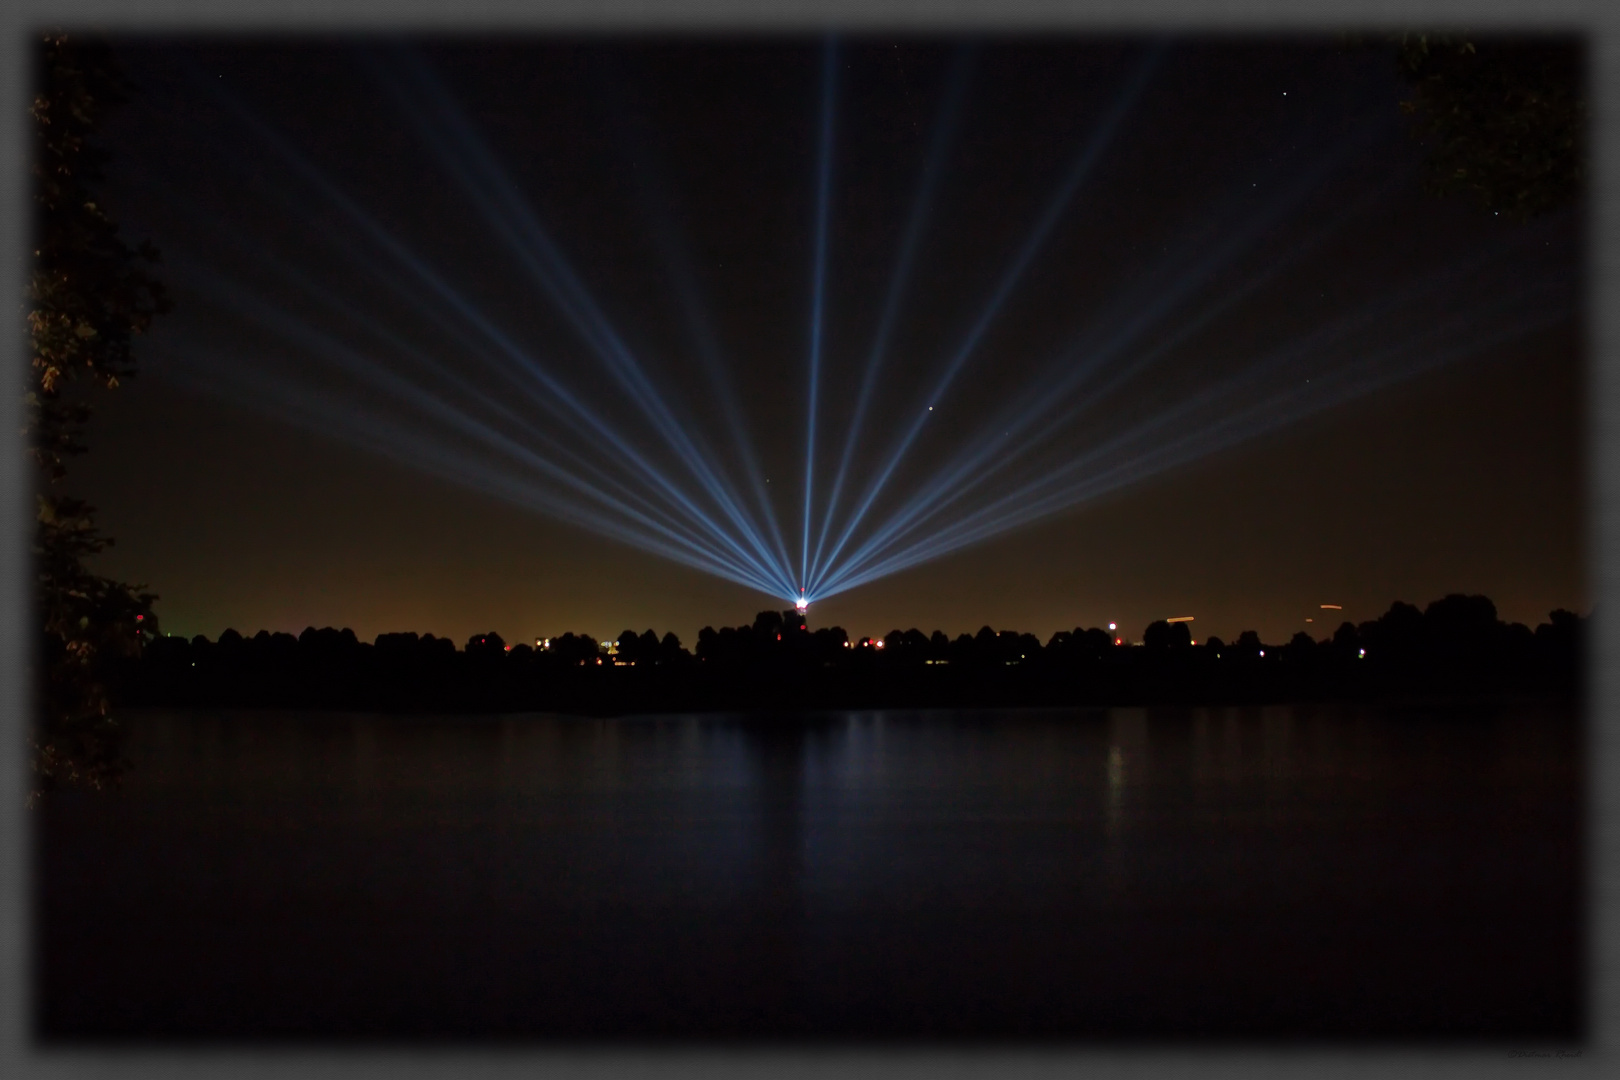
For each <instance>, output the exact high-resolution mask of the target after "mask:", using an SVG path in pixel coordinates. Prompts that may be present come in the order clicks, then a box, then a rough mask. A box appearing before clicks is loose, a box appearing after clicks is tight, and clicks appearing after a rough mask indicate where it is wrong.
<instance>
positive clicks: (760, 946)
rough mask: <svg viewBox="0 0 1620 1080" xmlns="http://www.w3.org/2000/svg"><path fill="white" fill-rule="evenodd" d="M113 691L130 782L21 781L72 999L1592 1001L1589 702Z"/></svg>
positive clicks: (1405, 1007)
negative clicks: (781, 701) (909, 705)
mask: <svg viewBox="0 0 1620 1080" xmlns="http://www.w3.org/2000/svg"><path fill="white" fill-rule="evenodd" d="M131 724H132V730H133V732H134V738H133V741H132V745H131V746H130V756H131V757H132V759H133V760H134V762H135V766H136V767H135V770H134V772H133V773H132V775H131V777H130V780H129V782H128V784H127V786H126V788H125V790H124V791H122V792H121V793H119V794H117V795H115V796H112V797H110V798H102V799H95V798H78V797H72V798H63V799H58V800H55V801H54V802H53V803H52V804H51V805H50V806H48V807H47V808H46V810H45V811H44V812H43V813H42V814H41V815H39V817H40V821H41V827H42V829H43V830H44V831H43V834H42V841H43V842H42V845H41V851H42V862H41V867H42V870H41V875H40V887H41V888H42V889H43V890H44V896H45V898H46V900H48V902H42V906H41V908H40V910H42V911H44V912H46V922H45V923H44V924H43V927H42V930H43V936H42V938H41V940H42V942H43V943H44V948H43V950H42V954H41V956H42V965H43V966H42V971H43V973H44V974H43V978H44V984H43V985H44V987H45V990H44V1002H45V1009H44V1012H43V1014H42V1015H43V1018H44V1019H43V1023H44V1024H45V1027H46V1029H47V1030H48V1031H57V1032H63V1033H71V1032H75V1031H77V1032H81V1033H83V1032H95V1031H101V1032H108V1031H119V1030H122V1031H125V1032H126V1033H128V1032H136V1033H139V1032H143V1031H144V1032H151V1031H160V1030H173V1031H181V1032H186V1031H190V1032H193V1033H195V1032H198V1031H216V1032H218V1031H222V1030H224V1031H249V1032H252V1031H257V1032H259V1033H261V1034H263V1033H266V1032H269V1033H275V1032H278V1031H280V1032H299V1031H302V1032H305V1033H306V1034H307V1033H310V1032H318V1031H327V1030H333V1029H334V1025H335V1026H336V1027H337V1028H340V1029H342V1030H363V1031H371V1032H374V1033H376V1032H387V1031H396V1030H398V1029H399V1028H400V1027H401V1026H402V1025H404V1026H407V1027H410V1029H411V1030H426V1031H443V1032H448V1033H455V1032H460V1033H463V1034H466V1033H476V1032H486V1033H488V1032H496V1033H506V1034H514V1033H516V1034H523V1033H528V1034H536V1035H545V1036H548V1037H557V1036H559V1035H568V1034H575V1035H581V1034H589V1033H591V1032H596V1033H598V1034H626V1033H628V1034H638V1033H639V1034H652V1033H657V1032H662V1033H664V1034H665V1035H672V1036H673V1035H681V1034H700V1033H702V1032H709V1033H710V1034H726V1033H731V1034H738V1033H742V1034H748V1033H754V1034H771V1033H775V1034H777V1035H782V1034H792V1033H798V1034H799V1035H807V1034H809V1035H814V1034H839V1033H842V1034H844V1035H851V1036H854V1035H863V1033H864V1035H863V1037H865V1036H882V1035H907V1034H910V1035H916V1036H921V1035H929V1034H930V1033H932V1037H937V1036H938V1035H939V1033H940V1032H941V1031H948V1032H957V1033H969V1032H974V1031H978V1032H980V1033H981V1034H985V1035H991V1036H993V1035H997V1034H1002V1035H1005V1034H1009V1033H1015V1032H1024V1033H1025V1034H1029V1033H1031V1032H1034V1033H1045V1034H1049V1035H1050V1034H1061V1033H1069V1034H1087V1033H1090V1034H1130V1033H1133V1032H1134V1033H1136V1034H1138V1035H1143V1034H1147V1035H1152V1034H1161V1035H1162V1034H1166V1033H1172V1034H1174V1033H1182V1034H1190V1033H1199V1032H1202V1033H1204V1034H1206V1035H1208V1034H1223V1033H1226V1034H1232V1033H1243V1032H1249V1033H1256V1032H1259V1033H1266V1032H1272V1033H1275V1032H1277V1031H1281V1032H1285V1033H1286V1032H1293V1033H1296V1034H1299V1033H1307V1034H1308V1033H1310V1032H1318V1033H1326V1034H1333V1033H1335V1032H1337V1033H1338V1034H1340V1035H1343V1034H1345V1033H1349V1034H1355V1033H1358V1032H1359V1033H1367V1032H1372V1033H1380V1032H1381V1033H1383V1034H1385V1035H1390V1036H1395V1035H1399V1036H1402V1037H1406V1036H1411V1035H1413V1034H1423V1033H1450V1034H1452V1035H1458V1034H1464V1035H1466V1034H1468V1033H1470V1032H1473V1033H1478V1032H1487V1031H1503V1030H1506V1031H1511V1030H1525V1031H1529V1030H1534V1031H1542V1032H1558V1031H1564V1032H1568V1031H1570V1030H1573V1025H1574V1024H1575V1023H1576V1017H1577V1015H1578V1000H1579V987H1578V985H1577V974H1578V969H1579V958H1578V949H1579V941H1578V933H1577V931H1576V930H1574V929H1572V927H1575V925H1576V923H1577V922H1578V919H1577V915H1578V906H1577V905H1578V898H1579V888H1578V885H1579V865H1578V864H1579V827H1578V824H1579V811H1580V797H1579V786H1578V776H1579V755H1578V753H1577V747H1578V736H1579V731H1578V726H1577V725H1575V724H1574V723H1572V722H1571V721H1570V718H1569V716H1568V710H1567V709H1563V710H1560V709H1557V708H1553V707H1550V706H1541V705H1524V704H1520V705H1503V706H1494V707H1479V706H1476V707H1473V708H1472V709H1468V708H1451V709H1444V710H1442V709H1435V708H1429V709H1416V708H1408V709H1404V710H1396V709H1390V708H1375V707H1351V706H1313V707H1287V708H1242V709H1237V708H1234V709H1192V710H1143V709H1113V710H1090V711H1075V710H1052V711H1016V712H1014V711H1002V712H997V711H994V710H990V711H981V712H974V711H956V712H933V713H917V712H905V711H890V712H847V713H830V714H824V715H816V716H805V717H780V716H778V717H763V716H761V717H727V716H664V717H640V718H628V719H622V720H598V719H580V718H563V717H548V716H506V717H401V716H370V715H316V714H302V715H301V714H292V713H257V714H252V713H237V714H209V713H201V712H199V713H183V712H152V713H146V714H138V715H136V716H134V717H132V718H131ZM87 928H94V929H93V932H92V931H91V930H88V929H87ZM210 935H213V936H212V937H211V936H210ZM221 935H223V936H221ZM92 941H93V942H95V943H96V944H95V946H94V947H93V948H92V947H91V945H90V944H89V943H90V942H92ZM221 941H227V942H230V943H231V944H230V946H229V948H228V949H226V950H225V951H224V952H221V951H220V950H221V949H222V948H224V947H223V946H221V945H220V944H219V942H221ZM209 942H213V944H208V943H209ZM1487 955H1488V956H1489V957H1490V962H1489V964H1484V961H1483V959H1482V958H1483V957H1485V956H1487ZM227 957H228V958H227ZM334 957H337V959H334ZM344 958H346V959H344ZM1482 964H1483V965H1484V966H1482ZM334 965H336V967H334ZM345 965H347V966H345ZM91 969H93V970H95V971H96V972H97V975H96V977H95V978H94V979H92V980H88V981H87V980H85V979H84V978H82V977H81V976H82V975H83V972H84V971H86V970H91ZM155 970H162V971H169V972H174V973H176V974H175V976H174V977H175V978H176V979H179V978H180V974H179V973H184V974H185V979H186V980H187V983H186V986H184V987H182V986H179V985H176V986H175V987H172V988H166V987H165V986H163V985H159V986H156V987H154V986H152V985H149V982H150V980H151V979H152V978H154V976H152V975H151V974H150V973H151V972H152V971H155ZM244 970H245V971H248V972H252V971H259V972H260V977H258V978H257V979H255V978H253V977H248V976H245V975H244V974H243V972H244ZM474 970H476V971H478V972H481V973H482V975H481V976H480V978H482V980H483V981H482V982H480V983H478V986H479V989H477V990H476V992H473V991H471V990H466V989H465V986H464V984H465V983H466V980H467V979H469V978H472V977H473V975H472V972H473V971H474ZM267 971H273V972H275V973H276V974H275V975H274V977H271V976H269V975H266V974H264V972H267ZM334 971H337V972H339V973H340V974H339V975H334V974H333V973H334ZM424 972H426V973H431V975H432V977H431V978H429V977H428V976H427V975H425V974H424ZM1080 973H1088V974H1086V975H1085V977H1084V978H1081V977H1080ZM334 979H336V982H333V980H334ZM143 980H145V981H143ZM323 980H324V981H323ZM457 986H463V990H461V991H455V990H454V988H455V987H457ZM199 987H202V988H204V989H206V990H207V994H205V995H204V997H203V998H199V997H197V993H198V988H199ZM454 993H461V995H462V996H461V997H459V998H458V997H454ZM98 995H101V996H98ZM166 995H169V996H166ZM469 995H470V996H469ZM536 995H539V996H538V997H536ZM541 999H544V1000H545V1001H546V1002H548V1004H547V1006H546V1009H545V1010H541V1011H537V1006H536V1005H535V1002H536V1001H538V1000H541ZM181 1002H184V1003H187V1004H180V1003H181ZM357 1002H359V1003H360V1004H357ZM165 1003H167V1004H165ZM199 1010H200V1011H199ZM345 1010H347V1011H345ZM186 1016H192V1017H194V1019H193V1020H191V1021H185V1020H184V1019H183V1018H184V1017H186ZM188 1024H189V1026H188ZM1493 1024H1494V1025H1496V1027H1494V1028H1493V1027H1491V1026H1490V1025H1493ZM1503 1024H1507V1025H1508V1028H1506V1029H1503V1028H1502V1027H1501V1025H1503ZM120 1025H123V1026H122V1027H120ZM323 1025H324V1026H323ZM1513 1025H1518V1026H1517V1027H1514V1026H1513ZM1525 1025H1529V1027H1528V1028H1526V1026H1525Z"/></svg>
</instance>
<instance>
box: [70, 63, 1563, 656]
mask: <svg viewBox="0 0 1620 1080" xmlns="http://www.w3.org/2000/svg"><path fill="white" fill-rule="evenodd" d="M117 51H118V56H119V59H120V61H121V63H122V64H123V65H124V66H125V68H126V70H127V72H128V73H129V74H130V75H131V77H132V78H133V79H134V80H135V82H136V84H137V85H138V86H139V88H140V89H139V93H138V95H137V97H136V99H135V100H134V101H133V102H132V103H131V104H129V105H128V106H126V107H124V108H123V109H121V110H120V111H118V112H117V113H115V114H113V119H112V121H111V122H110V124H109V126H108V129H107V133H106V140H105V141H106V145H107V147H108V149H109V150H110V151H111V152H112V155H113V157H112V163H111V166H110V169H109V174H110V175H109V178H108V181H107V184H106V187H105V191H106V199H105V202H106V204H107V206H108V208H109V210H110V212H111V213H112V214H113V216H114V217H115V218H117V219H118V220H119V221H120V222H121V224H122V225H123V228H124V231H125V233H126V235H127V236H128V237H129V238H130V239H132V240H135V239H140V238H150V239H151V240H152V241H153V242H154V243H155V244H156V245H157V247H158V248H159V249H161V250H162V252H163V255H164V270H163V275H164V277H165V280H166V281H167V282H168V284H169V288H170V290H171V292H172V294H173V298H174V301H175V309H174V311H173V312H172V313H170V314H168V315H166V316H163V317H162V318H161V319H160V320H159V322H158V324H157V325H156V327H155V328H154V331H153V333H152V334H151V335H150V336H149V337H148V338H147V339H146V340H145V341H144V342H143V343H142V345H141V351H140V354H139V355H140V361H141V364H142V367H143V370H142V373H141V375H140V376H139V377H138V378H136V379H134V380H132V381H131V382H129V383H127V384H126V385H125V386H124V387H121V388H120V389H118V390H117V391H115V392H113V393H111V394H103V395H99V396H98V399H97V400H98V413H97V416H96V419H95V421H94V423H93V425H92V428H91V439H90V442H91V452H90V453H89V454H88V455H87V456H86V457H85V458H83V459H82V460H80V461H79V462H77V463H75V465H74V470H73V472H72V473H71V474H70V485H69V486H70V487H71V488H73V489H74V490H75V491H77V492H82V493H83V494H84V495H85V496H87V497H88V498H89V499H90V500H91V501H92V502H93V503H95V504H96V506H97V507H98V508H99V510H100V515H101V521H102V524H103V526H104V527H105V528H106V530H107V531H108V532H110V533H111V534H112V535H113V536H115V537H116V538H117V541H118V543H117V546H116V548H114V549H113V550H112V551H110V552H109V553H107V554H106V555H105V556H103V557H102V559H101V561H100V564H99V569H101V570H103V571H104V572H108V573H112V574H114V575H116V576H119V577H121V578H123V579H125V580H129V581H133V582H143V583H145V584H147V585H148V586H149V587H150V588H151V589H152V590H153V591H155V592H157V593H158V594H160V596H161V600H160V602H159V604H158V605H157V611H158V615H159V617H160V619H161V620H162V626H163V629H164V630H166V631H169V632H174V633H181V634H185V635H188V636H189V635H192V634H196V633H204V634H207V635H208V636H210V637H214V636H217V634H218V633H219V632H220V631H222V630H223V629H225V628H226V627H227V626H230V627H235V628H236V629H237V630H239V631H242V632H244V633H247V634H251V633H253V632H254V631H257V630H259V629H261V628H264V629H270V630H285V631H290V632H292V633H297V632H299V631H301V630H302V629H303V628H304V627H305V626H309V625H314V626H317V627H319V626H325V625H332V626H339V627H342V626H348V627H352V628H353V629H354V631H355V632H356V633H357V634H358V635H359V636H360V637H361V638H362V639H365V640H369V639H371V638H372V637H373V636H375V635H376V634H378V633H381V632H386V631H396V630H416V631H418V632H428V631H431V632H433V633H436V634H440V635H448V636H450V637H453V638H455V639H456V640H457V641H464V640H465V639H466V638H467V637H468V636H469V635H471V634H473V633H476V632H482V631H487V630H491V629H493V630H496V631H498V632H499V633H501V634H502V635H503V636H505V637H506V638H507V639H508V640H509V641H511V640H529V639H533V638H536V637H542V636H551V635H556V634H559V633H561V632H563V631H565V630H574V631H579V632H585V633H589V634H592V635H593V636H597V637H608V636H617V635H618V633H619V632H620V631H621V630H623V629H625V628H631V629H634V630H636V631H638V632H639V631H641V630H644V629H647V628H652V629H655V630H657V631H658V632H659V633H660V634H661V633H663V632H664V631H666V630H673V631H675V633H677V634H678V635H679V636H680V637H681V638H682V640H683V642H684V643H685V644H687V645H688V646H691V645H692V644H693V641H694V639H695V636H696V631H697V630H698V628H699V627H701V626H704V625H715V626H720V625H734V624H737V623H741V622H748V621H751V620H752V618H753V615H754V613H755V612H757V611H759V610H760V609H762V608H766V607H773V608H777V609H781V608H784V607H787V606H788V605H789V603H790V599H789V597H790V596H791V593H790V592H788V589H796V588H797V587H799V586H805V585H808V586H809V587H810V589H811V592H812V601H813V602H812V604H811V607H810V612H809V621H810V625H811V627H812V628H814V627H817V626H825V625H832V624H837V625H841V626H843V627H844V628H845V629H846V630H848V631H849V632H850V633H851V634H852V635H854V636H860V635H866V634H882V633H885V632H887V631H889V630H891V629H895V628H900V629H906V628H909V627H913V626H915V627H918V628H921V629H922V630H924V631H925V632H927V631H931V630H934V629H936V628H937V629H943V630H945V631H946V632H948V633H950V634H952V635H955V634H958V633H962V632H972V631H975V630H977V629H978V628H979V627H980V626H981V625H985V624H989V625H991V626H992V627H994V628H997V629H1017V630H1024V631H1031V632H1034V633H1037V634H1039V635H1041V636H1042V637H1043V638H1044V637H1045V636H1047V635H1049V634H1050V633H1051V632H1053V631H1054V630H1058V629H1069V628H1073V627H1075V626H1077V625H1078V626H1093V625H1106V624H1107V623H1108V622H1110V621H1115V622H1118V623H1119V624H1120V626H1121V629H1122V630H1124V631H1126V632H1128V633H1129V634H1130V635H1131V636H1133V637H1139V636H1140V634H1141V629H1142V627H1143V626H1145V625H1146V624H1147V623H1148V622H1149V621H1151V620H1153V619H1157V618H1164V617H1167V616H1186V615H1191V616H1194V617H1195V622H1194V623H1193V635H1194V637H1195V638H1196V639H1198V640H1202V639H1203V638H1204V637H1205V636H1207V635H1209V634H1219V635H1221V636H1223V637H1225V638H1227V639H1228V640H1230V639H1231V638H1233V637H1235V636H1236V635H1237V634H1238V632H1239V631H1241V630H1244V629H1256V630H1258V631H1260V633H1261V634H1262V636H1263V637H1264V638H1266V639H1267V640H1278V639H1285V638H1286V637H1287V636H1288V635H1290V634H1292V633H1293V632H1294V631H1296V630H1300V629H1306V630H1310V631H1312V632H1313V633H1314V634H1315V635H1316V636H1318V637H1322V636H1326V635H1327V634H1330V633H1331V631H1332V629H1333V628H1334V626H1336V625H1337V623H1338V621H1340V620H1341V619H1344V618H1348V619H1351V620H1353V621H1361V620H1364V619H1370V618H1374V617H1376V616H1377V615H1379V614H1381V613H1382V612H1383V611H1384V609H1385V608H1387V606H1388V605H1389V603H1390V602H1391V601H1392V600H1395V599H1404V600H1407V601H1409V602H1414V603H1418V604H1423V603H1426V602H1428V601H1429V600H1432V599H1435V598H1437V597H1439V596H1441V595H1444V594H1446V593H1450V592H1469V593H1474V592H1483V593H1485V594H1487V595H1489V596H1490V597H1492V598H1493V599H1494V600H1495V601H1496V603H1497V606H1498V610H1499V612H1500V614H1501V615H1502V616H1503V617H1504V618H1507V619H1510V620H1518V621H1523V622H1526V623H1529V624H1530V625H1532V626H1533V625H1535V624H1536V623H1537V622H1540V621H1544V620H1545V619H1546V616H1547V613H1548V612H1549V611H1550V610H1551V609H1553V608H1555V607H1565V608H1570V609H1574V610H1579V611H1581V612H1583V613H1584V612H1585V611H1586V610H1588V608H1589V600H1588V594H1587V591H1586V583H1585V576H1584V572H1583V565H1584V557H1585V553H1584V550H1583V530H1584V528H1585V524H1584V498H1583V493H1584V482H1585V481H1584V476H1583V474H1582V447H1583V445H1584V442H1585V431H1584V426H1583V419H1582V417H1583V380H1584V356H1583V348H1584V345H1583V334H1582V302H1583V296H1582V292H1581V273H1580V269H1581V262H1582V258H1583V254H1582V251H1581V243H1580V237H1581V234H1582V228H1583V225H1582V221H1581V219H1580V214H1579V212H1578V211H1574V210H1569V211H1564V212H1562V213H1560V214H1557V215H1554V216H1551V217H1546V218H1542V219H1538V220H1536V221H1534V222H1531V223H1529V224H1516V223H1510V222H1508V221H1507V220H1506V219H1504V218H1493V217H1490V216H1487V215H1485V214H1483V213H1482V212H1480V211H1477V210H1475V209H1473V208H1472V207H1470V206H1468V205H1467V204H1464V203H1461V202H1457V201H1443V200H1440V199H1438V198H1436V197H1434V196H1432V195H1429V194H1427V193H1425V191H1424V190H1423V188H1422V184H1421V179H1422V173H1421V161H1422V148H1421V147H1420V146H1419V145H1417V144H1416V143H1415V141H1414V140H1413V139H1412V137H1411V136H1410V134H1409V133H1408V131H1407V129H1406V127H1405V125H1404V121H1403V117H1402V115H1401V113H1400V112H1399V109H1398V108H1397V102H1398V101H1399V100H1400V99H1401V98H1402V97H1403V96H1405V87H1404V86H1403V84H1401V83H1400V81H1399V80H1398V78H1397V77H1396V73H1395V69H1394V63H1393V60H1392V58H1391V56H1390V54H1389V52H1388V51H1387V50H1381V49H1376V48H1373V49H1351V48H1346V47H1341V46H1340V45H1338V44H1336V43H1335V42H1333V41H1331V40H1320V41H1298V40H1289V39H1279V38H1268V39H1263V40H1252V41H1245V40H1243V39H1238V38H1230V37H1222V38H1208V39H1199V38H1175V39H1153V40H1149V39H1145V38H1118V39H1115V38H1101V37H1075V38H1064V37H1052V36H1048V37H1041V38H1031V39H1019V38H1008V37H989V38H984V39H973V40H970V39H955V38H948V37H926V38H906V39H885V38H876V37H841V38H837V39H825V38H820V37H799V38H765V37H743V38H735V39H724V40H721V39H701V38H692V37H669V38H637V39H620V38H612V37H593V38H582V39H562V38H532V39H530V38H510V37H509V38H503V39H501V40H500V41H498V42H496V41H487V42H486V41H480V40H478V39H472V38H457V39H445V40H439V41H431V40H422V41H412V40H407V39H403V38H390V39H381V38H379V39H369V40H354V41H336V40H321V41H313V40H298V39H275V40H271V39H266V40H265V41H261V42H246V41H244V42H231V41H224V40H219V39H213V40H201V39H199V40H196V41H177V40H155V39H140V40H135V39H122V40H120V41H118V42H117ZM829 76H830V78H829ZM818 313H819V316H818ZM813 376H814V377H813ZM863 387H864V392H863ZM812 406H813V408H812ZM812 416H813V419H814V423H813V424H812V422H811V419H812ZM857 419H858V420H859V423H858V424H857V425H855V426H854V431H855V432H856V438H855V439H854V440H853V442H851V441H850V432H851V430H852V422H853V421H855V420H857ZM812 432H813V436H812ZM812 438H813V443H814V450H813V453H812V452H811V450H810V447H811V442H812ZM807 465H808V468H807ZM807 475H808V481H809V482H808V492H809V504H810V507H811V513H810V517H809V528H808V530H806V519H805V505H806V491H807ZM840 476H842V480H841V481H840V479H839V477H840ZM835 490H836V492H837V500H836V502H835V503H834V504H833V506H834V509H833V513H832V514H831V515H830V516H829V514H828V512H827V508H828V505H829V501H830V500H832V496H833V494H834V492H835ZM863 504H865V505H866V509H865V511H864V513H861V514H860V515H859V516H856V514H855V511H856V510H857V509H858V508H859V507H860V506H862V505H863ZM767 509H768V511H769V512H768V513H767ZM773 518H774V521H775V530H774V532H773V530H772V528H771V526H770V521H771V520H772V519H773ZM824 525H825V529H824ZM846 529H847V539H845V540H844V543H843V544H842V546H840V545H839V541H840V539H841V538H843V537H844V535H845V533H846ZM818 552H819V553H820V554H821V556H822V557H821V558H820V559H818V558H817V557H816V556H817V553H818ZM818 567H819V570H818V569H817V568H818ZM778 584H782V585H783V587H782V588H777V587H776V586H777V585H778ZM1322 604H1338V605H1342V611H1341V612H1329V611H1323V610H1321V607H1320V605H1322ZM1307 619H1315V621H1314V622H1312V623H1307V622H1306V620H1307Z"/></svg>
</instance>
